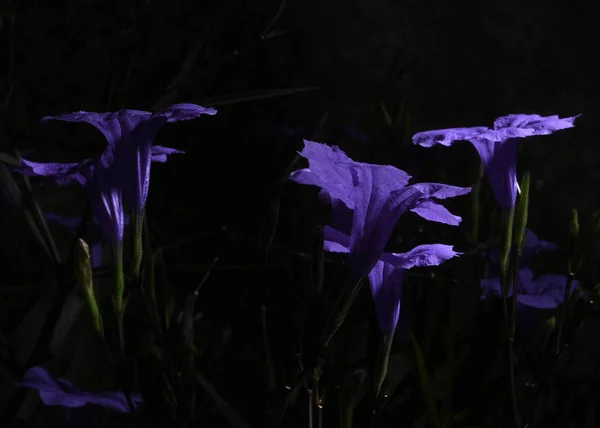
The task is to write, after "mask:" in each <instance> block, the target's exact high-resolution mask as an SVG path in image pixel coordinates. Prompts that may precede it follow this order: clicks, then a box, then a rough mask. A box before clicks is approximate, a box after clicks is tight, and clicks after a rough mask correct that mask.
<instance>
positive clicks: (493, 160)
mask: <svg viewBox="0 0 600 428" xmlns="http://www.w3.org/2000/svg"><path fill="white" fill-rule="evenodd" d="M577 117H579V116H573V117H568V118H563V119H559V117H558V116H546V117H542V116H539V115H537V114H532V115H527V114H511V115H508V116H502V117H499V118H498V119H496V121H495V122H494V129H489V128H487V127H485V126H477V127H473V128H451V129H439V130H434V131H425V132H419V133H417V134H415V135H414V136H413V138H412V140H413V143H414V144H418V145H421V146H424V147H431V146H433V145H436V144H441V145H443V146H450V145H452V143H454V142H455V141H459V140H466V141H469V142H470V143H471V144H473V146H474V147H475V149H476V150H477V152H478V153H479V156H480V157H481V161H482V162H483V165H484V167H485V170H486V173H487V176H488V180H489V182H490V186H491V187H492V190H493V192H494V195H495V196H496V200H497V201H498V203H499V204H500V205H501V206H502V207H503V208H511V207H512V206H514V204H515V201H516V195H517V176H516V163H517V144H518V139H519V138H525V137H531V136H534V135H549V134H552V133H553V132H555V131H558V130H561V129H566V128H572V127H574V126H575V125H574V121H575V119H576V118H577Z"/></svg>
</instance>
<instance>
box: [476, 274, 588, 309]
mask: <svg viewBox="0 0 600 428" xmlns="http://www.w3.org/2000/svg"><path fill="white" fill-rule="evenodd" d="M579 285H580V282H579V281H577V280H573V283H572V287H571V293H573V290H575V288H576V287H578V286H579ZM565 287H566V279H565V276H564V275H556V274H553V273H548V274H544V275H540V276H539V277H538V278H534V275H533V272H532V271H531V269H529V268H522V269H519V282H518V284H517V301H518V302H519V303H521V304H522V305H525V306H529V307H532V308H538V309H552V308H556V307H557V306H559V305H560V304H561V303H562V302H563V299H564V294H565ZM481 288H482V295H481V299H482V300H485V299H487V298H488V297H490V296H492V295H496V296H501V295H502V289H501V288H500V278H499V277H495V278H489V279H482V280H481ZM512 288H513V287H512V285H509V287H508V290H507V295H508V296H509V297H510V296H512Z"/></svg>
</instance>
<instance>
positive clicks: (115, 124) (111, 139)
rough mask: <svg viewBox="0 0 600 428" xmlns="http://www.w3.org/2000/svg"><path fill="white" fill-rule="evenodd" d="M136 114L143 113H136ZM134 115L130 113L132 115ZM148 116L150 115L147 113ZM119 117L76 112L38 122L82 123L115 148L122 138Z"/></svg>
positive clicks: (48, 117) (110, 114) (44, 118)
mask: <svg viewBox="0 0 600 428" xmlns="http://www.w3.org/2000/svg"><path fill="white" fill-rule="evenodd" d="M131 112H137V111H136V110H131ZM137 113H145V112H137ZM133 114H134V113H131V115H133ZM147 115H148V116H149V115H150V114H149V113H147ZM119 119H120V118H119V115H118V114H115V113H112V112H110V113H96V112H86V111H78V112H73V113H68V114H63V115H60V116H46V117H43V118H42V120H41V121H40V124H42V123H45V122H48V121H50V120H60V121H63V122H84V123H88V124H90V125H92V126H94V127H95V128H96V129H98V130H99V131H100V132H101V133H102V135H104V137H105V138H106V140H107V141H108V144H110V145H112V146H115V145H116V144H117V142H118V141H119V140H120V139H121V137H122V135H123V134H122V128H121V123H120V120H119Z"/></svg>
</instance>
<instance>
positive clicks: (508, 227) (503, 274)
mask: <svg viewBox="0 0 600 428" xmlns="http://www.w3.org/2000/svg"><path fill="white" fill-rule="evenodd" d="M514 217H515V208H514V206H513V207H511V208H509V209H508V210H506V211H505V212H504V230H503V233H502V241H501V243H502V247H501V250H500V288H501V289H502V304H503V305H504V319H505V320H506V325H507V326H508V322H509V320H508V303H507V292H508V286H509V280H508V266H509V262H510V250H511V248H512V230H513V223H514Z"/></svg>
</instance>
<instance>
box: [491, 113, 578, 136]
mask: <svg viewBox="0 0 600 428" xmlns="http://www.w3.org/2000/svg"><path fill="white" fill-rule="evenodd" d="M579 116H581V115H577V116H573V117H567V118H563V119H559V117H558V116H557V115H553V116H546V117H543V116H540V115H537V114H509V115H508V116H502V117H499V118H498V119H496V121H495V122H494V129H500V128H507V127H518V128H529V129H531V130H532V131H533V132H534V134H533V135H549V134H552V133H553V132H555V131H560V130H562V129H567V128H573V127H574V126H575V119H577V118H578V117H579Z"/></svg>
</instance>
